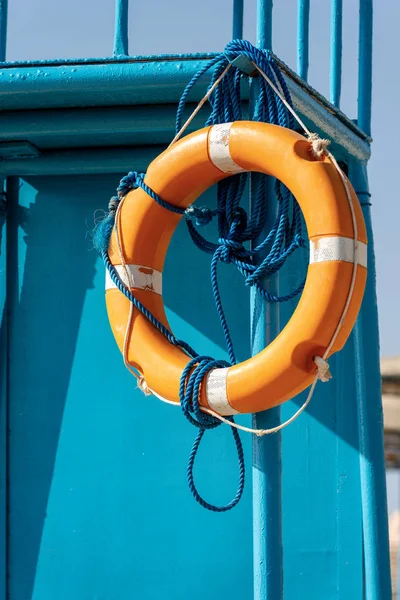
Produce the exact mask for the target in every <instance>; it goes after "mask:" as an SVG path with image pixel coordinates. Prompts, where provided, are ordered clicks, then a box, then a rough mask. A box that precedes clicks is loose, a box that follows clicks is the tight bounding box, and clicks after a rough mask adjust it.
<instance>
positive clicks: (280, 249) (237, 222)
mask: <svg viewBox="0 0 400 600" xmlns="http://www.w3.org/2000/svg"><path fill="white" fill-rule="evenodd" d="M238 57H242V58H243V57H245V59H247V60H248V61H250V62H249V64H250V67H251V63H253V62H254V63H255V64H256V65H258V66H259V67H260V69H262V70H263V71H264V73H266V75H267V76H268V77H269V78H270V79H271V81H272V82H273V83H274V84H275V86H276V87H278V88H280V90H281V92H282V94H283V96H284V98H285V99H286V101H287V102H288V103H289V104H290V105H292V102H291V97H290V93H289V91H288V89H287V86H286V83H285V80H284V78H283V77H282V74H281V72H280V70H279V68H278V66H277V65H276V64H275V62H274V59H273V57H272V55H271V54H270V53H269V52H268V51H264V50H259V49H257V48H255V47H254V46H253V45H252V44H250V42H247V41H244V40H233V41H232V42H230V43H229V44H228V45H227V46H226V48H225V51H224V52H223V53H221V54H219V55H218V56H216V57H214V58H213V59H212V60H210V61H209V62H208V63H206V64H205V65H204V66H203V67H202V69H200V71H198V72H197V73H196V74H195V75H194V76H193V78H192V79H191V81H190V82H189V84H188V85H187V86H186V89H185V90H184V92H183V94H182V97H181V100H180V102H179V105H178V109H177V114H176V131H177V132H178V131H179V130H180V129H181V127H182V122H183V112H184V109H185V105H186V101H187V98H188V96H189V93H190V91H191V90H192V88H193V87H194V85H196V83H197V82H198V81H199V79H200V78H201V77H202V76H203V75H205V73H207V71H209V70H210V69H213V70H212V74H211V81H210V87H211V86H212V85H213V84H214V83H215V82H216V81H217V79H218V78H219V77H220V76H221V74H222V73H223V71H224V70H225V69H226V67H227V65H228V64H229V62H231V63H232V62H233V61H235V59H237V58H238ZM243 79H247V80H248V76H247V75H246V74H245V73H243V72H242V71H240V70H239V69H238V68H237V67H236V66H235V65H232V67H231V68H230V69H229V70H228V72H227V73H226V75H225V77H224V78H223V79H222V80H221V82H220V84H219V85H218V86H217V87H216V89H215V90H214V91H213V93H212V94H211V96H210V98H209V102H210V105H211V114H210V116H209V118H208V119H207V121H206V125H215V124H218V123H226V122H231V121H239V120H242V119H243V115H242V108H241V107H242V102H241V82H242V80H243ZM210 87H209V89H210ZM254 120H256V121H261V122H268V123H273V124H277V125H280V126H282V127H289V128H292V127H293V117H292V115H291V114H290V112H288V111H287V109H286V107H285V105H284V104H283V102H282V101H281V100H280V98H279V97H277V96H276V95H275V93H274V92H273V90H272V89H271V88H270V86H269V85H268V83H267V82H266V81H265V80H264V78H259V94H258V98H257V100H256V103H255V112H254ZM248 178H249V176H248V174H247V173H243V174H240V175H235V176H233V177H229V178H228V179H225V180H223V181H221V182H220V183H219V184H218V194H217V208H216V209H214V210H211V209H209V208H206V207H200V208H198V207H195V206H189V207H188V208H187V209H186V210H185V209H183V208H180V207H176V206H174V205H172V204H170V203H169V202H166V201H165V200H163V199H162V198H161V197H160V196H159V195H158V194H157V193H156V192H155V191H154V190H152V189H151V188H150V187H149V186H148V185H147V184H146V183H145V181H144V174H140V173H137V172H130V173H128V175H127V176H125V177H124V178H123V179H122V180H121V182H120V185H119V187H118V190H117V191H118V196H114V197H113V198H112V199H111V201H110V204H109V212H108V214H107V216H106V218H105V219H104V220H103V221H102V222H101V223H99V224H98V225H97V226H96V228H95V230H94V234H93V240H94V245H95V247H96V248H97V249H98V250H99V251H100V252H101V254H102V256H103V260H104V263H105V266H106V268H107V269H108V271H109V273H110V276H111V279H112V281H113V282H114V283H115V285H116V286H117V287H118V289H119V290H120V291H121V292H122V293H123V294H125V296H126V297H127V298H128V299H129V301H130V302H132V303H133V305H134V306H135V308H137V309H138V310H139V311H140V312H141V313H142V314H143V315H144V316H145V317H146V318H147V319H148V320H149V321H150V322H151V323H152V324H153V325H154V327H156V328H157V329H158V331H160V332H161V333H162V335H164V336H165V337H166V338H167V339H168V341H169V342H170V343H171V344H173V345H175V346H178V347H180V348H182V349H183V350H184V351H185V352H186V353H187V355H188V356H189V357H190V358H191V360H190V361H189V362H188V364H187V366H186V367H185V369H184V371H183V373H182V376H181V382H180V391H179V399H180V405H181V409H182V412H183V414H184V416H185V417H186V418H187V420H188V421H189V422H190V423H191V424H192V425H194V426H195V427H197V428H198V430H199V431H198V434H197V437H196V439H195V442H194V444H193V447H192V450H191V453H190V456H189V461H188V467H187V475H188V484H189V488H190V490H191V492H192V494H193V496H194V498H195V499H196V501H197V502H198V503H199V504H201V506H203V507H204V508H207V509H208V510H212V511H215V512H225V511H227V510H230V509H231V508H233V507H234V506H236V504H237V503H238V502H239V500H240V498H241V496H242V493H243V489H244V481H245V466H244V455H243V448H242V443H241V440H240V436H239V434H238V431H237V429H235V428H234V427H232V434H233V437H234V441H235V445H236V450H237V454H238V462H239V484H238V489H237V492H236V495H235V497H234V498H233V499H232V500H231V502H229V503H228V504H226V505H225V506H215V505H213V504H210V503H208V502H207V501H205V500H204V499H203V498H202V497H201V495H200V494H199V492H198V490H197V488H196V486H195V483H194V477H193V468H194V462H195V458H196V455H197V451H198V448H199V445H200V442H201V440H202V438H203V435H204V433H205V431H206V430H208V429H214V428H215V427H218V426H219V425H220V424H221V421H219V420H218V419H216V418H215V417H213V416H211V415H208V414H207V413H204V412H202V410H201V408H200V404H199V398H200V389H201V385H202V383H203V382H204V379H205V377H206V376H207V373H208V372H209V371H210V370H212V369H216V368H223V367H227V366H231V365H233V364H236V356H235V352H234V347H233V342H232V338H231V334H230V331H229V326H228V323H227V319H226V316H225V312H224V309H223V305H222V301H221V294H220V290H219V285H218V265H219V263H220V262H223V263H227V264H229V263H232V264H234V265H235V266H236V268H237V269H238V270H239V271H240V273H242V275H243V276H244V278H245V284H246V285H247V286H253V287H255V289H256V290H257V291H258V293H260V294H261V295H262V296H263V297H264V298H265V299H266V300H267V301H268V302H285V301H287V300H289V299H291V298H294V297H295V296H297V295H298V294H299V293H300V292H301V291H302V289H303V287H304V281H303V282H302V283H301V284H300V285H299V286H298V287H297V288H296V289H295V290H293V291H292V292H290V293H289V294H286V295H284V296H277V295H273V294H270V293H269V292H267V291H266V290H265V289H264V288H263V285H262V283H263V281H264V280H265V278H266V277H268V276H271V275H273V274H274V273H277V272H278V271H279V269H281V268H282V266H283V265H284V263H285V262H286V260H287V258H288V257H289V256H290V255H291V254H292V253H293V252H294V251H295V250H296V249H297V248H300V247H303V246H304V240H303V237H302V219H301V211H300V208H299V206H298V204H297V202H296V200H295V199H294V198H293V196H292V195H291V193H290V192H289V190H288V189H287V188H286V187H285V186H284V185H283V184H282V183H281V182H279V181H277V182H276V186H275V191H276V196H277V199H278V211H277V215H276V219H275V222H274V224H273V226H272V228H271V230H270V231H269V232H268V234H267V235H266V236H265V237H264V239H262V240H261V241H260V242H258V240H259V237H260V234H261V233H262V230H263V225H264V220H265V214H266V210H267V182H268V178H267V176H264V175H259V176H258V177H257V178H256V181H254V180H252V182H251V183H252V185H253V189H254V194H253V196H254V203H253V204H254V205H253V207H252V211H251V215H250V216H249V215H248V214H247V212H246V210H245V209H244V208H242V207H241V206H240V202H241V200H242V197H243V194H244V190H245V187H246V185H247V182H248ZM138 187H140V188H141V189H142V190H144V191H145V192H146V193H147V194H148V195H149V196H150V197H151V198H152V199H153V200H154V201H155V202H157V204H159V205H160V206H161V207H163V208H164V209H166V210H169V211H172V212H174V213H177V214H180V215H183V214H184V215H185V219H186V223H187V227H188V231H189V234H190V236H191V238H192V240H193V242H194V243H195V245H196V246H197V247H198V248H199V249H200V250H202V251H203V252H206V253H208V254H210V255H212V258H211V286H212V290H213V294H214V300H215V305H216V310H217V313H218V317H219V320H220V323H221V327H222V331H223V334H224V338H225V342H226V347H227V351H228V355H229V361H230V362H226V361H219V360H214V359H213V358H212V357H209V356H199V355H198V354H197V353H196V352H195V351H194V350H193V348H191V347H190V346H189V345H188V344H186V343H185V342H183V341H181V340H178V339H177V338H175V336H174V335H173V334H172V332H171V331H170V330H169V329H168V328H166V327H165V326H164V325H163V324H162V323H160V322H159V321H158V319H156V317H155V316H154V315H153V314H152V313H151V312H150V311H149V310H148V309H147V308H146V307H145V306H144V305H143V304H141V303H140V302H139V301H138V300H137V299H136V298H135V297H134V296H133V295H132V292H131V290H130V289H129V288H128V287H126V286H125V285H124V284H123V283H122V282H121V280H120V279H119V276H118V273H117V271H116V269H115V268H114V267H113V265H112V264H111V262H110V259H109V256H108V246H109V243H110V237H111V233H112V229H113V226H114V221H115V214H116V211H117V208H118V203H119V202H120V200H121V199H122V198H123V197H124V196H125V195H126V194H127V193H128V192H129V191H130V190H131V189H134V188H138ZM215 217H216V218H217V223H218V240H217V242H213V241H211V240H207V239H206V238H205V237H204V236H203V235H202V234H200V233H199V231H198V229H197V227H202V226H204V225H207V224H208V223H210V222H211V221H212V219H213V218H215ZM252 244H253V245H254V244H256V246H255V247H254V248H253V249H250V248H249V246H250V245H252ZM229 420H230V421H231V422H232V423H234V420H233V417H230V418H229Z"/></svg>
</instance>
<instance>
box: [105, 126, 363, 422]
mask: <svg viewBox="0 0 400 600" xmlns="http://www.w3.org/2000/svg"><path fill="white" fill-rule="evenodd" d="M243 171H258V172H260V173H266V174H268V175H272V176H273V177H276V178H278V179H280V180H281V181H282V182H283V183H284V184H285V185H286V186H287V187H288V188H289V190H290V191H291V192H292V193H293V194H294V196H295V197H296V199H297V201H298V203H299V205H300V207H301V210H302V212H303V215H304V218H305V222H306V226H307V231H308V237H309V241H310V264H309V267H308V272H307V280H306V284H305V287H304V291H303V293H302V296H301V298H300V301H299V303H298V306H297V308H296V310H295V312H294V313H293V316H292V317H291V319H290V321H289V323H288V324H287V325H286V327H285V328H284V329H283V331H282V332H281V333H280V334H279V335H278V337H277V338H276V339H275V340H274V341H273V342H272V343H271V344H270V345H269V346H268V347H267V348H265V349H264V350H263V351H262V352H260V353H259V354H257V355H256V356H253V357H252V358H250V359H248V360H246V361H244V362H242V363H240V364H237V365H234V366H232V367H229V368H221V369H214V370H212V371H210V373H209V374H208V376H207V378H206V383H205V385H203V386H202V389H201V399H200V403H201V405H202V406H204V407H209V408H212V409H213V410H215V411H216V412H218V413H219V414H221V415H232V414H236V413H250V412H257V411H261V410H265V409H267V408H271V407H272V406H276V405H278V404H281V403H282V402H284V401H285V400H288V399H290V398H292V397H293V396H295V395H296V394H298V393H299V392H301V391H302V390H304V389H305V388H306V387H308V386H309V385H310V384H311V383H312V381H313V378H314V376H315V364H314V362H313V357H314V356H315V355H320V356H322V355H323V353H324V352H325V350H326V349H327V348H328V345H329V343H330V342H331V340H332V337H333V335H334V333H335V331H336V329H337V326H338V323H339V321H340V319H341V316H342V313H343V309H344V306H345V304H346V301H347V298H348V295H349V289H350V285H351V279H352V275H353V260H354V229H353V220H352V216H351V211H350V207H349V202H348V197H347V195H346V192H345V189H344V185H343V181H342V180H341V178H340V176H339V173H338V171H337V170H336V169H335V168H334V166H333V164H332V162H331V161H330V160H329V158H327V157H323V158H322V159H321V160H316V159H315V158H314V157H313V155H312V153H311V152H310V142H309V141H308V140H307V139H306V138H304V137H303V136H301V135H299V134H298V133H295V132H294V131H291V130H289V129H285V128H282V127H278V126H276V125H268V124H265V123H255V122H248V121H239V122H235V123H226V124H224V125H214V126H212V127H206V128H204V129H201V130H199V131H196V132H195V133H193V134H191V135H188V136H186V137H185V138H183V139H182V140H180V141H179V142H177V143H175V144H173V145H172V146H171V147H170V148H168V149H167V150H166V151H165V152H163V153H162V154H161V155H160V156H158V157H157V158H156V159H155V160H154V161H153V162H152V163H151V165H150V166H149V168H148V171H147V174H146V183H147V185H148V186H149V187H150V188H152V189H153V190H154V191H155V192H156V193H157V194H159V196H160V197H161V198H163V200H165V201H167V202H169V203H170V204H174V205H175V206H179V207H187V206H188V205H189V204H192V203H193V202H194V201H195V200H196V199H197V198H198V197H199V196H200V194H202V192H204V191H205V190H206V189H207V188H208V187H210V186H211V185H213V184H215V183H217V182H218V181H220V180H221V179H224V178H225V177H228V176H229V175H232V174H233V173H240V172H243ZM349 188H350V190H351V196H352V199H353V206H354V210H355V218H356V223H357V230H358V241H359V244H358V265H357V273H356V279H355V286H354V290H353V294H352V298H351V303H350V305H349V308H348V311H347V314H346V317H345V320H344V322H343V324H342V327H341V330H340V333H339V335H338V337H337V338H336V341H335V343H334V345H333V347H332V350H331V354H332V353H334V352H337V351H338V350H340V349H341V348H342V347H343V345H344V343H345V342H346V340H347V338H348V336H349V334H350V332H351V329H352V327H353V325H354V322H355V320H356V317H357V314H358V311H359V309H360V305H361V301H362V297H363V293H364V288H365V283H366V277H367V269H366V266H367V264H366V261H367V246H366V244H367V236H366V229H365V224H364V219H363V216H362V211H361V207H360V205H359V202H358V199H357V196H356V194H355V192H354V190H353V188H352V187H351V186H350V185H349ZM180 219H181V215H179V214H176V213H173V212H170V211H167V210H165V209H164V208H162V207H161V206H159V205H158V204H157V203H156V202H154V201H153V200H152V199H151V198H150V197H149V196H148V195H147V194H146V193H145V192H144V191H143V190H142V189H140V188H138V189H135V190H133V191H130V192H129V193H128V194H127V195H126V197H125V198H124V200H123V204H122V206H121V207H120V211H119V219H118V222H117V223H116V227H118V232H119V238H120V243H121V247H122V251H123V253H124V261H125V263H126V265H127V266H128V268H129V271H130V273H131V281H132V282H133V288H132V289H133V290H134V294H135V296H136V297H137V298H138V300H139V301H140V302H142V303H143V304H144V305H145V306H146V307H147V308H148V309H149V310H150V311H151V312H152V313H153V314H154V315H155V316H156V318H157V319H158V320H159V321H160V322H161V323H163V324H164V325H165V326H167V327H169V325H168V322H167V318H166V315H165V310H164V303H163V297H162V288H161V279H162V275H161V274H162V270H163V265H164V259H165V256H166V252H167V249H168V244H169V242H170V239H171V236H172V234H173V232H174V230H175V228H176V226H177V224H178V222H179V220H180ZM109 257H110V261H111V263H112V264H113V265H115V267H116V270H117V271H118V273H119V276H120V277H121V279H124V275H123V270H122V269H121V260H120V257H119V252H118V249H117V244H116V238H115V232H113V234H112V237H111V242H110V247H109ZM125 283H127V282H125ZM106 290H107V291H106V302H107V310H108V315H109V319H110V323H111V327H112V330H113V333H114V336H115V339H116V341H117V344H118V346H119V348H120V349H121V351H123V346H124V339H125V333H126V328H127V323H128V315H129V311H130V302H129V300H128V299H127V298H126V297H125V296H124V294H123V293H121V292H120V291H119V290H118V289H117V288H116V287H115V285H114V284H113V283H112V282H111V279H110V278H109V277H108V279H107V284H106ZM131 323H132V326H131V331H130V332H129V338H128V342H129V347H128V351H127V358H128V361H129V363H130V364H131V365H132V366H133V367H135V368H136V369H137V370H138V371H139V372H140V373H142V374H143V376H144V378H145V380H146V383H147V385H148V387H149V388H150V389H151V390H152V391H153V392H154V393H155V395H158V396H161V397H163V398H166V399H168V400H172V401H174V402H179V382H180V378H181V375H182V371H183V369H184V368H185V366H186V365H187V363H188V361H189V357H188V356H187V355H186V354H185V353H184V352H183V351H182V350H181V349H180V348H178V347H175V346H173V345H171V344H170V343H169V342H168V341H167V339H166V338H165V337H164V336H163V335H162V334H161V333H160V332H159V331H158V330H156V328H155V327H154V326H153V325H152V324H151V323H150V322H149V321H148V320H147V319H146V318H145V317H144V316H143V315H142V314H141V313H139V312H138V311H136V309H135V312H134V316H133V319H132V320H131Z"/></svg>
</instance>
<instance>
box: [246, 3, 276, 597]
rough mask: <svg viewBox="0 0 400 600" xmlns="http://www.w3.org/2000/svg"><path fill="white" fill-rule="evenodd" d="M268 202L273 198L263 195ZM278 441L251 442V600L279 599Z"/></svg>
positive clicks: (268, 29) (261, 311)
mask: <svg viewBox="0 0 400 600" xmlns="http://www.w3.org/2000/svg"><path fill="white" fill-rule="evenodd" d="M271 35H272V1H271V0H264V1H263V0H259V1H258V14H257V44H258V46H259V47H260V48H271ZM268 195H269V198H270V199H272V198H273V197H274V195H273V190H272V189H269V194H268ZM274 208H275V207H274V203H273V202H270V203H269V211H268V214H267V217H266V222H265V229H269V228H270V227H271V225H272V223H273V221H274V216H275V215H274ZM268 289H269V290H270V291H271V292H273V293H276V292H277V291H278V278H277V277H274V278H272V279H271V280H269V281H268ZM251 309H252V310H251V335H252V338H251V346H252V348H251V349H252V353H253V354H256V353H257V352H260V351H261V350H262V349H263V348H265V346H266V345H267V344H268V343H269V342H270V341H271V340H272V339H273V338H274V337H275V335H276V334H277V332H278V330H279V312H278V308H277V305H267V304H266V302H265V301H264V300H263V299H262V298H260V296H259V295H256V294H255V293H252V295H251ZM279 419H280V409H279V408H274V409H271V410H269V411H265V412H262V413H257V414H255V415H253V427H254V428H256V429H265V428H268V427H272V426H273V425H276V424H277V423H278V422H279ZM281 475H282V465H281V435H280V433H276V434H274V435H271V436H265V437H263V438H258V437H255V436H254V438H253V561H254V563H253V564H254V567H253V574H254V599H255V600H281V599H282V598H283V567H282V558H283V556H282V492H281Z"/></svg>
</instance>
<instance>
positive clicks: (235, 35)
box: [232, 0, 243, 40]
mask: <svg viewBox="0 0 400 600" xmlns="http://www.w3.org/2000/svg"><path fill="white" fill-rule="evenodd" d="M242 37H243V0H233V27H232V39H233V40H238V39H241V38H242Z"/></svg>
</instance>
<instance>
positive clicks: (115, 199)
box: [108, 196, 121, 214]
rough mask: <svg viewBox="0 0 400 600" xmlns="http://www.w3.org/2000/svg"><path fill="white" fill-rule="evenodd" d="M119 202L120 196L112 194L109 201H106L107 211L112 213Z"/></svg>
mask: <svg viewBox="0 0 400 600" xmlns="http://www.w3.org/2000/svg"><path fill="white" fill-rule="evenodd" d="M120 202H121V198H118V196H113V197H112V198H110V202H109V203H108V212H109V213H112V214H113V213H115V212H117V208H118V205H119V203H120Z"/></svg>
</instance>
